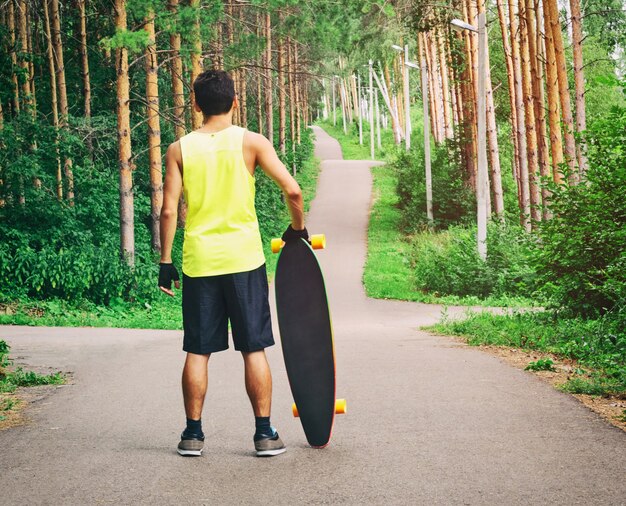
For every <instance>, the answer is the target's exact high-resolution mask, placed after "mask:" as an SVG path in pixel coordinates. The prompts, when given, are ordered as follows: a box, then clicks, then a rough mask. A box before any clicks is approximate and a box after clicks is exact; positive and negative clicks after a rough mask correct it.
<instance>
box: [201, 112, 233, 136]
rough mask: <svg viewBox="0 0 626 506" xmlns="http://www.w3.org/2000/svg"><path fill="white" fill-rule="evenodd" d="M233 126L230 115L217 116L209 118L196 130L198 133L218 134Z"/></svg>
mask: <svg viewBox="0 0 626 506" xmlns="http://www.w3.org/2000/svg"><path fill="white" fill-rule="evenodd" d="M231 126H233V115H232V113H228V114H220V115H219V116H209V117H208V118H206V119H205V121H204V124H203V125H202V126H201V127H200V128H199V129H198V131H200V132H208V133H210V132H219V131H220V130H224V129H225V128H228V127H231Z"/></svg>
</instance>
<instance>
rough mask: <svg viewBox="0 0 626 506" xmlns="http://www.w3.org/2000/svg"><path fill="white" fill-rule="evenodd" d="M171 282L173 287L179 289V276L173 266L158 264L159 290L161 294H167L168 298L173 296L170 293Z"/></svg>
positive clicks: (172, 293)
mask: <svg viewBox="0 0 626 506" xmlns="http://www.w3.org/2000/svg"><path fill="white" fill-rule="evenodd" d="M172 281H174V286H175V287H176V288H180V276H179V275H178V271H177V270H176V267H174V264H166V263H160V264H159V288H160V289H161V291H162V292H164V293H166V294H168V295H169V296H170V297H173V296H174V292H173V291H172Z"/></svg>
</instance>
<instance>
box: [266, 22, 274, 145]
mask: <svg viewBox="0 0 626 506" xmlns="http://www.w3.org/2000/svg"><path fill="white" fill-rule="evenodd" d="M265 41H266V47H265V121H266V131H267V135H266V137H267V138H268V139H269V141H270V142H271V143H272V144H273V143H274V103H273V99H274V93H273V90H272V17H271V15H270V13H269V12H266V13H265Z"/></svg>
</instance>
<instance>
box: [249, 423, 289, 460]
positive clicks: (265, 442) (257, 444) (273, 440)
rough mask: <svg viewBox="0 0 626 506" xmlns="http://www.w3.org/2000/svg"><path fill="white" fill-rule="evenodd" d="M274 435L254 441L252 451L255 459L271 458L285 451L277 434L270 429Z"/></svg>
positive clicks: (285, 448)
mask: <svg viewBox="0 0 626 506" xmlns="http://www.w3.org/2000/svg"><path fill="white" fill-rule="evenodd" d="M272 431H273V432H274V435H273V436H272V437H266V438H262V439H259V440H255V441H254V449H255V450H256V456H257V457H273V456H274V455H280V454H281V453H285V452H286V451H287V447H286V446H285V444H284V443H283V442H282V440H281V439H280V437H279V436H278V432H276V430H275V429H274V428H273V427H272Z"/></svg>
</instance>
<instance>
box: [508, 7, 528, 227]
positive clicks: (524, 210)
mask: <svg viewBox="0 0 626 506" xmlns="http://www.w3.org/2000/svg"><path fill="white" fill-rule="evenodd" d="M508 2H509V22H510V25H511V29H510V31H509V34H510V36H511V56H512V63H513V71H514V78H513V80H514V83H515V108H516V109H517V140H518V146H519V162H520V171H519V172H520V173H519V182H518V186H519V203H520V223H521V224H522V226H523V227H524V229H525V230H526V231H527V232H530V230H531V224H530V188H529V185H528V146H527V140H526V139H527V137H526V119H525V112H524V110H525V107H524V86H523V79H522V67H521V61H520V38H519V24H518V19H517V18H518V15H519V13H516V12H515V3H516V2H515V1H514V0H508Z"/></svg>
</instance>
